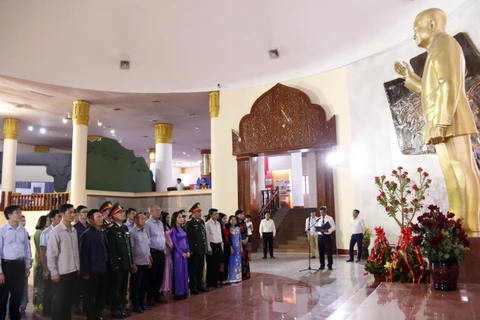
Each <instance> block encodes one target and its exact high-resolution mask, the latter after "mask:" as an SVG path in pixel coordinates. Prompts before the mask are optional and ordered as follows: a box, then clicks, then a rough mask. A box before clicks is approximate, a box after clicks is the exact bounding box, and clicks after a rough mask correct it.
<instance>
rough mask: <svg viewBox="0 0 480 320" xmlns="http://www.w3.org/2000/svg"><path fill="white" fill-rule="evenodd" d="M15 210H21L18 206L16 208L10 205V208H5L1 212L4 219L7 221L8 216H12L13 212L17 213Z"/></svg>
mask: <svg viewBox="0 0 480 320" xmlns="http://www.w3.org/2000/svg"><path fill="white" fill-rule="evenodd" d="M17 210H21V209H20V206H17V205H12V206H7V207H6V208H5V209H4V210H3V214H4V215H5V219H7V220H9V218H8V216H9V215H11V214H13V212H15V211H17Z"/></svg>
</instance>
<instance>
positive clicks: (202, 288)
mask: <svg viewBox="0 0 480 320" xmlns="http://www.w3.org/2000/svg"><path fill="white" fill-rule="evenodd" d="M198 290H199V291H202V292H208V291H210V290H208V288H204V287H201V288H200V289H198Z"/></svg>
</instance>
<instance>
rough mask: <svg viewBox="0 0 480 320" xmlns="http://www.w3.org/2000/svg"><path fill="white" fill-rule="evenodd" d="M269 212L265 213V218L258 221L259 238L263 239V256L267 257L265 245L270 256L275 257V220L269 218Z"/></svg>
mask: <svg viewBox="0 0 480 320" xmlns="http://www.w3.org/2000/svg"><path fill="white" fill-rule="evenodd" d="M270 217H271V216H270V213H269V212H267V213H266V214H265V219H263V220H262V221H260V228H258V229H259V231H260V238H262V239H263V258H262V259H266V258H267V245H268V249H269V251H270V258H272V259H275V256H274V255H273V239H275V233H276V230H275V222H274V221H273V220H272V219H270Z"/></svg>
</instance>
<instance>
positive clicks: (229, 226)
mask: <svg viewBox="0 0 480 320" xmlns="http://www.w3.org/2000/svg"><path fill="white" fill-rule="evenodd" d="M232 218H235V219H236V220H237V223H236V224H235V226H238V218H237V217H236V216H235V215H233V214H232V215H231V216H230V217H228V222H227V224H226V225H225V226H226V227H227V228H228V229H230V228H231V227H232V224H231V223H230V221H232Z"/></svg>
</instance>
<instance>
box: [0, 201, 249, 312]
mask: <svg viewBox="0 0 480 320" xmlns="http://www.w3.org/2000/svg"><path fill="white" fill-rule="evenodd" d="M189 212H190V213H191V218H190V219H188V220H187V219H186V215H187V214H186V212H185V210H180V211H177V212H174V213H173V214H172V215H170V214H169V213H168V212H163V211H161V209H160V207H159V206H157V205H151V206H150V207H149V209H148V212H137V211H136V210H135V209H133V208H129V209H127V210H124V209H123V208H122V207H121V206H120V205H119V204H118V203H116V204H114V205H112V203H110V202H108V201H107V202H105V203H104V204H102V206H101V207H100V208H99V209H90V210H89V209H88V208H87V207H85V206H78V207H77V208H74V206H73V205H71V204H63V205H61V206H60V207H59V208H58V209H56V210H52V211H50V212H49V213H48V215H46V216H42V217H40V218H39V219H38V222H37V226H36V231H35V234H34V236H33V238H34V249H35V258H34V260H33V273H34V274H33V278H34V286H33V304H34V306H35V309H36V312H39V313H40V314H41V315H42V316H44V317H51V318H52V319H53V320H57V319H58V320H68V319H71V315H72V313H74V314H77V315H82V314H83V315H85V316H86V318H87V319H92V320H101V319H104V308H105V306H106V305H109V306H110V313H111V316H112V317H113V318H116V319H123V318H126V317H129V316H130V313H129V312H127V310H126V307H127V304H128V301H129V300H130V301H131V310H133V311H134V312H138V313H143V312H145V311H147V310H150V309H151V308H152V307H155V306H157V304H159V303H160V304H161V303H168V300H169V297H171V295H170V294H169V293H170V292H171V293H172V294H173V299H175V300H183V299H186V298H188V296H189V294H200V292H208V291H210V290H214V289H216V288H219V287H221V286H224V285H228V284H230V283H235V282H240V281H243V280H246V279H249V278H250V253H249V251H250V250H249V237H248V235H249V231H248V229H249V227H248V226H247V223H246V219H245V214H244V212H243V211H242V210H237V211H236V212H235V214H234V215H230V216H227V215H226V214H223V213H221V212H218V210H217V209H214V208H212V209H210V210H209V212H208V215H207V216H206V217H202V209H201V207H200V204H199V203H195V204H194V205H193V206H192V207H191V209H190V210H189ZM4 214H5V218H6V219H7V223H6V224H5V225H4V226H3V227H1V228H0V257H1V261H2V262H1V269H0V320H1V319H5V317H6V314H7V308H9V316H10V319H12V320H16V319H20V318H21V313H22V311H24V310H25V309H24V308H25V306H26V302H24V301H23V300H22V299H24V297H25V295H26V296H27V297H28V294H27V290H26V289H25V288H26V286H27V279H28V276H29V274H30V270H31V267H32V249H31V248H30V241H29V235H28V233H27V231H26V229H25V227H24V226H22V225H21V222H22V212H21V208H20V207H19V206H8V207H6V208H5V210H4ZM23 219H24V218H23ZM9 297H10V298H9ZM7 300H8V302H7ZM22 308H23V309H22Z"/></svg>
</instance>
